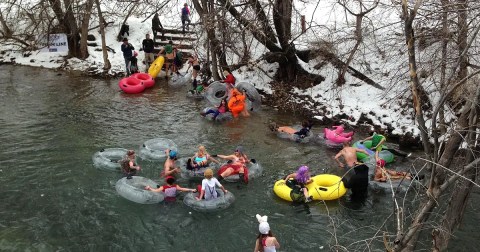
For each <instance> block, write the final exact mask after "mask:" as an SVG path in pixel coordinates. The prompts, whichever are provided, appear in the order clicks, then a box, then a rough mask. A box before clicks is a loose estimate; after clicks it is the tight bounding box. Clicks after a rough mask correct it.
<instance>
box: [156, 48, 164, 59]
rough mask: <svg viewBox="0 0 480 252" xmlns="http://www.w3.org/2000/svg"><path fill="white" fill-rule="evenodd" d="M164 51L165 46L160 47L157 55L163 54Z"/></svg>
mask: <svg viewBox="0 0 480 252" xmlns="http://www.w3.org/2000/svg"><path fill="white" fill-rule="evenodd" d="M164 51H165V48H162V49H160V51H158V53H157V57H158V56H160V55H162V54H163V52H164Z"/></svg>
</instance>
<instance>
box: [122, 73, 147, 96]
mask: <svg viewBox="0 0 480 252" xmlns="http://www.w3.org/2000/svg"><path fill="white" fill-rule="evenodd" d="M118 86H119V87H120V89H121V90H123V92H125V93H127V94H138V93H141V92H143V90H145V86H144V85H143V82H142V81H141V80H139V79H136V78H132V77H127V78H123V79H121V80H120V81H119V82H118Z"/></svg>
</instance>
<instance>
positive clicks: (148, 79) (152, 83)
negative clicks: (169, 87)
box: [131, 73, 155, 88]
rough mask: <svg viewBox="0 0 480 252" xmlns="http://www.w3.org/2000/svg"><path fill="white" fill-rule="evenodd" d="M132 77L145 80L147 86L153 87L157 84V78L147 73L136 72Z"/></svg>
mask: <svg viewBox="0 0 480 252" xmlns="http://www.w3.org/2000/svg"><path fill="white" fill-rule="evenodd" d="M131 77H133V78H135V79H139V80H141V81H143V85H144V86H145V88H151V87H153V86H155V80H154V79H153V78H152V76H150V75H149V74H147V73H134V74H132V76H131Z"/></svg>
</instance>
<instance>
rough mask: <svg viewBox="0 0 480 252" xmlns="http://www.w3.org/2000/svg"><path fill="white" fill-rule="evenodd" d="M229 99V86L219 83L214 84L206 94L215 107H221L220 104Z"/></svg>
mask: <svg viewBox="0 0 480 252" xmlns="http://www.w3.org/2000/svg"><path fill="white" fill-rule="evenodd" d="M227 97H228V92H227V85H226V84H225V83H222V82H219V81H214V82H212V83H211V84H210V85H209V86H208V88H207V91H206V92H205V98H206V99H207V100H208V102H210V103H211V104H212V105H213V106H215V107H217V106H218V105H220V102H221V101H222V100H223V99H224V98H227ZM227 99H228V98H227Z"/></svg>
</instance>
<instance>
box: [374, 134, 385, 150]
mask: <svg viewBox="0 0 480 252" xmlns="http://www.w3.org/2000/svg"><path fill="white" fill-rule="evenodd" d="M385 140H387V139H386V138H385V137H382V140H380V142H378V144H377V146H372V148H374V147H375V148H377V147H378V146H382V144H383V143H385Z"/></svg>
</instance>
